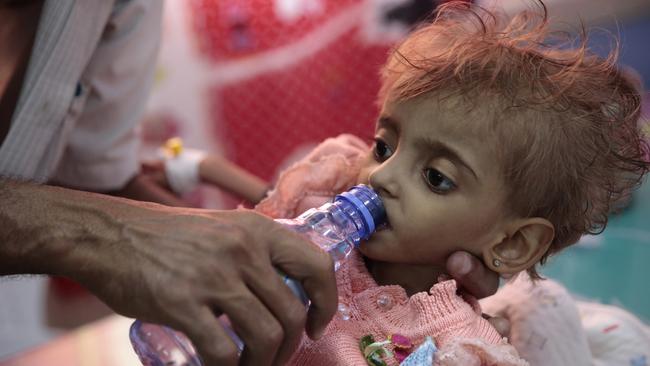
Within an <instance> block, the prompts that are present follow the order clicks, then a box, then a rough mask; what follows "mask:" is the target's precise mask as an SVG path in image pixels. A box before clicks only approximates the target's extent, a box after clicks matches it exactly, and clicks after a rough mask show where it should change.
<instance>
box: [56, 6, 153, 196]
mask: <svg viewBox="0 0 650 366" xmlns="http://www.w3.org/2000/svg"><path fill="white" fill-rule="evenodd" d="M162 4H163V2H162V1H159V0H118V1H116V5H115V7H114V9H113V12H112V13H111V16H110V18H109V21H108V23H107V25H106V28H105V29H104V32H103V34H102V37H101V40H100V42H99V44H98V45H97V48H96V50H95V51H94V52H93V55H92V57H91V59H90V62H89V64H88V66H87V67H86V69H85V71H84V73H83V74H82V77H81V80H80V82H79V85H78V86H77V91H76V100H75V102H73V103H74V104H73V105H72V107H71V110H70V112H69V114H68V118H74V119H75V121H74V123H73V127H72V129H71V131H70V134H69V136H68V143H67V146H66V148H65V151H64V153H63V157H62V159H61V162H60V164H59V166H58V167H57V169H56V171H55V174H54V181H55V182H56V183H58V184H62V185H65V186H69V187H74V188H80V189H87V190H100V191H101V190H114V189H119V188H122V187H123V186H124V185H125V184H126V183H127V182H128V181H129V180H130V179H131V178H132V177H133V176H134V175H135V174H136V173H137V172H138V170H139V164H138V147H139V136H138V133H137V125H138V122H139V121H140V119H141V116H142V112H143V109H144V106H145V102H146V100H147V97H148V94H149V90H150V87H151V84H152V81H153V76H154V71H155V65H156V59H157V55H158V48H159V44H160V32H161V29H160V27H161V18H162Z"/></svg>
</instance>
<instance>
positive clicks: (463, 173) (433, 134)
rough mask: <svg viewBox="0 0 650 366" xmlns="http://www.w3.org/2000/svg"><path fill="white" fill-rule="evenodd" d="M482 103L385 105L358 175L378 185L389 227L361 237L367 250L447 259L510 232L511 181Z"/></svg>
mask: <svg viewBox="0 0 650 366" xmlns="http://www.w3.org/2000/svg"><path fill="white" fill-rule="evenodd" d="M478 109H479V110H475V111H474V112H471V113H466V112H463V110H464V109H463V108H462V105H460V104H458V103H457V101H456V99H454V98H449V99H447V100H445V101H443V102H440V103H439V102H438V101H437V99H436V98H435V96H425V97H419V98H416V99H412V100H408V101H405V102H399V103H390V102H389V103H386V104H385V105H384V106H383V108H382V111H381V114H380V118H379V121H378V122H377V128H376V134H375V138H376V143H375V145H374V146H373V149H371V151H370V154H369V156H368V157H367V159H366V162H365V165H364V167H363V169H362V171H361V174H360V176H359V178H358V180H359V182H360V183H369V184H370V185H371V186H372V187H373V188H375V189H376V190H377V191H378V192H379V194H380V196H381V198H382V199H383V201H384V204H385V206H386V211H387V215H388V220H389V223H390V227H389V228H388V229H386V230H381V231H379V232H377V233H376V234H375V235H373V236H372V237H371V238H370V240H369V241H367V242H365V243H362V244H361V247H360V250H361V252H362V253H363V254H364V255H365V256H366V257H368V258H370V259H373V260H376V261H383V262H391V263H403V264H426V265H431V264H434V265H441V264H443V263H444V262H445V260H446V258H447V257H448V256H449V254H451V253H452V252H454V251H456V250H459V249H462V250H466V251H468V252H470V253H474V254H476V255H481V253H482V250H483V249H484V248H486V247H487V246H490V245H493V244H494V243H499V242H500V241H501V240H502V239H503V237H504V235H503V233H504V231H505V229H504V228H505V226H506V224H507V215H506V210H505V209H504V207H505V206H504V202H506V197H505V196H506V189H505V182H503V179H502V178H501V173H500V169H499V164H498V163H497V158H496V154H495V153H494V152H493V149H491V148H490V145H491V144H492V143H494V141H491V140H490V138H489V137H487V136H485V131H486V129H484V128H480V127H479V125H480V124H481V118H485V116H484V115H481V111H480V108H478Z"/></svg>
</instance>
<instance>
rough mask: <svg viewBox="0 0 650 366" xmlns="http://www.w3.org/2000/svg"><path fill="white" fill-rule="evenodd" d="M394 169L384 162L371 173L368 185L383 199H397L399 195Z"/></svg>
mask: <svg viewBox="0 0 650 366" xmlns="http://www.w3.org/2000/svg"><path fill="white" fill-rule="evenodd" d="M393 173H394V172H393V169H391V167H390V166H389V165H388V164H386V163H385V162H384V164H380V165H379V166H377V167H376V168H375V169H373V170H372V171H371V172H370V175H369V176H368V183H370V186H371V187H372V188H373V189H374V190H375V191H377V193H379V195H380V196H382V197H389V198H395V197H397V196H398V194H399V185H398V183H397V181H396V179H395V176H394V174H393Z"/></svg>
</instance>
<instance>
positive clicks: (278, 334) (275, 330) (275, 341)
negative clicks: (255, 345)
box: [260, 322, 284, 349]
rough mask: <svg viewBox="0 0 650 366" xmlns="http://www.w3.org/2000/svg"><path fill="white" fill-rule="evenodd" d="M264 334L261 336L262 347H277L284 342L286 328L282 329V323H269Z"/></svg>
mask: <svg viewBox="0 0 650 366" xmlns="http://www.w3.org/2000/svg"><path fill="white" fill-rule="evenodd" d="M262 334H263V336H262V337H260V343H261V344H262V347H264V348H268V349H272V348H276V346H277V345H279V344H280V343H282V340H283V339H284V329H282V327H281V326H280V324H278V323H276V322H274V323H272V324H270V325H267V326H266V327H265V330H264V332H263V333H262Z"/></svg>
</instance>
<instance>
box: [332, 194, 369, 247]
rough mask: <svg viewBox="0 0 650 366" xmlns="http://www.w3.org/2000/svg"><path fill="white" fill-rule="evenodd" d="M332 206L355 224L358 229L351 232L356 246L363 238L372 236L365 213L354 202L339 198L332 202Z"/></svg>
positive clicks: (351, 237)
mask: <svg viewBox="0 0 650 366" xmlns="http://www.w3.org/2000/svg"><path fill="white" fill-rule="evenodd" d="M332 206H333V207H335V208H336V209H337V210H339V211H340V212H341V213H342V215H344V216H345V217H346V218H347V221H348V222H351V223H353V224H354V227H355V229H356V230H355V232H354V233H351V235H350V239H351V240H352V241H353V243H354V246H355V247H356V246H358V245H359V243H360V242H361V240H362V239H367V238H368V237H369V236H370V234H371V233H370V232H369V229H368V225H367V224H366V222H365V218H364V216H363V214H362V213H361V212H360V210H359V209H358V208H357V207H355V206H354V205H353V204H352V203H350V202H348V201H346V200H342V199H337V200H335V201H334V202H333V203H332Z"/></svg>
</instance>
